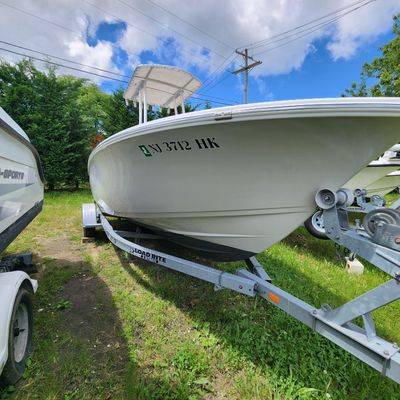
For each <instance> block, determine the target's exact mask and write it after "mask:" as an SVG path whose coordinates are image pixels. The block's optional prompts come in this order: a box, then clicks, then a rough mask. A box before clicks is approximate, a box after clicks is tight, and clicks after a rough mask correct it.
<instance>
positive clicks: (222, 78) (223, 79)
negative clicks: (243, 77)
mask: <svg viewBox="0 0 400 400" xmlns="http://www.w3.org/2000/svg"><path fill="white" fill-rule="evenodd" d="M232 72H233V71H228V70H226V71H225V73H227V75H226V76H225V77H223V76H224V75H225V73H223V74H222V75H221V78H220V79H218V80H217V81H216V82H215V83H214V84H213V85H212V86H210V87H208V88H207V91H206V92H209V91H210V90H211V89H213V88H214V87H215V86H217V85H220V84H221V83H222V82H224V81H225V80H226V79H228V78H229V77H230V76H231V73H232ZM204 94H206V93H204ZM207 96H209V97H211V96H210V95H209V94H207Z"/></svg>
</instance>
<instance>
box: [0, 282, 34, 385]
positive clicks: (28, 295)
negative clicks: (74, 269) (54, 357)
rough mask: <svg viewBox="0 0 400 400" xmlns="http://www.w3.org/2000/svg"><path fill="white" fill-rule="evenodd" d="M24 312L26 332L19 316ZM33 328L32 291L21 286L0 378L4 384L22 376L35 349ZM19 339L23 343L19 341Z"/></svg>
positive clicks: (11, 321) (11, 382)
mask: <svg viewBox="0 0 400 400" xmlns="http://www.w3.org/2000/svg"><path fill="white" fill-rule="evenodd" d="M21 310H22V311H21ZM22 314H23V315H24V321H25V322H24V326H25V327H26V328H27V330H28V332H27V333H25V331H26V329H24V330H19V329H20V327H19V325H18V324H19V321H18V316H22ZM25 317H26V318H25ZM17 329H18V331H17ZM32 329H33V313H32V291H30V290H27V289H26V288H24V287H21V288H20V289H19V291H18V293H17V296H16V298H15V302H14V308H13V311H12V314H11V320H10V327H9V335H8V359H7V362H6V364H5V366H4V369H3V373H2V375H1V378H0V382H1V384H2V385H3V386H6V385H14V384H15V383H16V382H17V381H18V380H19V379H20V378H21V377H22V375H23V373H24V371H25V367H26V360H27V359H28V357H29V355H30V354H31V353H32V349H33V346H32ZM22 334H24V337H21V338H20V339H16V338H17V337H19V336H20V335H22ZM25 335H26V336H25ZM19 341H20V342H21V343H19ZM16 346H18V347H19V350H20V351H19V352H18V348H17V350H16Z"/></svg>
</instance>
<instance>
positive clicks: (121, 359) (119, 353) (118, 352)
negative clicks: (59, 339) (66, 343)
mask: <svg viewBox="0 0 400 400" xmlns="http://www.w3.org/2000/svg"><path fill="white" fill-rule="evenodd" d="M61 295H62V298H63V299H64V300H68V301H69V304H70V307H69V308H68V309H66V310H64V311H63V313H64V318H63V322H62V325H63V326H64V328H65V329H66V330H67V331H68V332H69V333H70V334H71V336H74V337H75V338H77V339H80V340H82V341H84V342H87V344H88V345H89V346H88V347H89V348H90V349H91V353H92V354H93V356H94V358H95V360H96V362H97V363H99V364H104V363H106V362H107V361H109V359H110V357H112V358H113V359H114V360H115V361H116V363H117V365H114V368H119V367H120V368H123V367H124V365H125V364H126V362H127V352H126V349H124V347H125V346H124V339H123V337H122V327H121V323H120V320H119V318H118V314H117V312H116V310H115V307H114V304H113V302H112V298H111V294H110V291H109V289H108V287H107V286H106V285H105V284H104V283H103V282H102V281H101V280H100V279H99V278H98V277H97V276H96V275H94V274H92V273H90V272H85V273H79V274H78V275H77V276H76V277H74V278H72V279H71V280H70V281H69V282H67V283H66V285H65V286H64V289H63V291H62V294H61ZM111 353H112V354H111Z"/></svg>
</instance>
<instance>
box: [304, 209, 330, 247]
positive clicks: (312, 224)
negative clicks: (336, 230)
mask: <svg viewBox="0 0 400 400" xmlns="http://www.w3.org/2000/svg"><path fill="white" fill-rule="evenodd" d="M304 226H305V228H306V229H307V230H308V232H309V233H311V235H313V236H315V237H316V238H318V239H322V240H328V239H329V238H328V236H327V235H326V233H325V225H324V218H323V217H322V211H321V210H318V211H316V212H315V213H314V214H313V215H311V217H310V218H308V219H307V220H306V221H305V222H304Z"/></svg>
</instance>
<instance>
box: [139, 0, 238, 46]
mask: <svg viewBox="0 0 400 400" xmlns="http://www.w3.org/2000/svg"><path fill="white" fill-rule="evenodd" d="M147 1H148V2H149V3H151V4H153V5H154V6H156V7H158V8H161V10H163V11H164V12H166V13H167V14H170V15H172V16H173V17H175V18H177V19H179V20H180V21H182V22H183V23H185V24H187V25H190V26H191V27H192V28H194V29H196V30H197V31H199V32H201V33H202V34H203V35H206V36H208V37H209V38H211V39H213V40H215V41H216V42H219V43H221V44H223V45H224V46H226V47H228V48H230V49H231V50H232V51H233V50H234V48H233V47H232V46H231V45H229V44H228V43H226V42H224V41H222V40H220V39H218V38H217V37H215V36H213V35H211V34H209V33H208V32H206V31H203V30H202V29H200V28H199V27H197V26H196V25H194V24H192V23H191V22H189V21H187V20H185V19H183V18H182V17H180V16H179V15H176V14H175V13H173V12H171V11H169V10H168V9H166V8H164V7H163V6H161V5H160V4H157V3H156V2H155V1H153V0H147Z"/></svg>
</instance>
